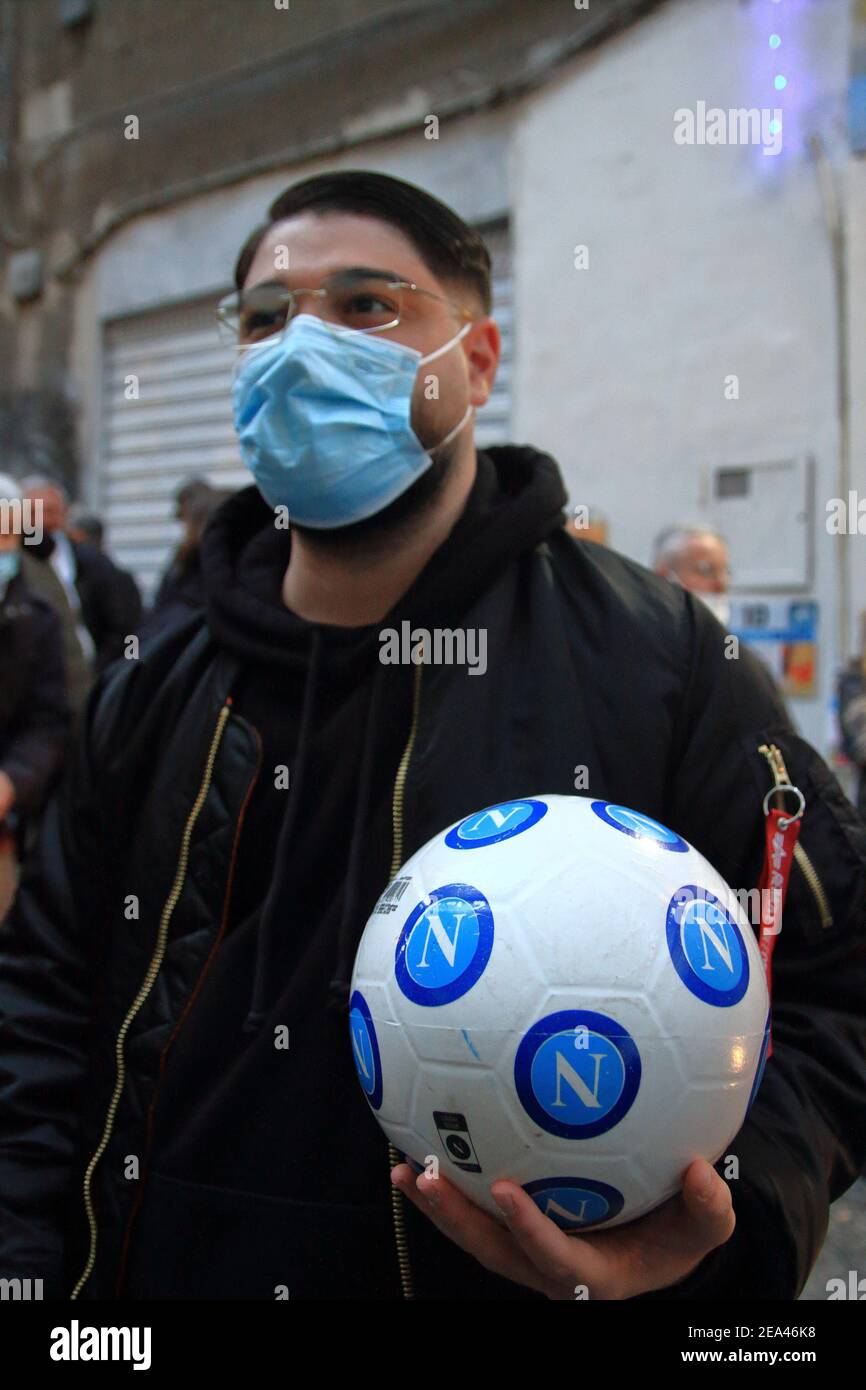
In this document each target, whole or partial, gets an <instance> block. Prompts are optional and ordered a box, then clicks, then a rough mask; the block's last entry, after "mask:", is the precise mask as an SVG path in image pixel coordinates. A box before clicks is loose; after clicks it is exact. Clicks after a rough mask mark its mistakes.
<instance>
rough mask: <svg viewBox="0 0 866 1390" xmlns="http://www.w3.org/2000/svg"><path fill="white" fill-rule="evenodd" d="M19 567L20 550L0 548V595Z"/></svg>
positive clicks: (4, 591)
mask: <svg viewBox="0 0 866 1390" xmlns="http://www.w3.org/2000/svg"><path fill="white" fill-rule="evenodd" d="M20 568H21V553H20V551H18V550H0V595H3V594H5V593H6V590H7V588H8V587H9V581H10V580H12V579H14V578H15V576H16V574H17V573H18V571H19V570H20Z"/></svg>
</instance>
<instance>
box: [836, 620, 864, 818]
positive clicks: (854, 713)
mask: <svg viewBox="0 0 866 1390" xmlns="http://www.w3.org/2000/svg"><path fill="white" fill-rule="evenodd" d="M838 697H839V728H840V731H841V734H842V750H843V752H844V753H845V755H846V757H847V758H849V759H850V761H851V762H852V764H853V765H854V767H855V768H856V769H857V790H856V793H855V805H856V807H857V810H858V811H859V812H860V814H861V816H866V613H861V614H860V653H859V655H858V656H855V657H852V659H851V661H850V662H849V663H848V665H847V666H846V667H845V669H844V671H843V672H842V674H841V675H840V677H839V683H838Z"/></svg>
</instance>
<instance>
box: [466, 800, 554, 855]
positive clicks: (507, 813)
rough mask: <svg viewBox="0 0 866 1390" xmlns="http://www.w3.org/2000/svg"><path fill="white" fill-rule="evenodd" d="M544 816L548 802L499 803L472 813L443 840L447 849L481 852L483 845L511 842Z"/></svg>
mask: <svg viewBox="0 0 866 1390" xmlns="http://www.w3.org/2000/svg"><path fill="white" fill-rule="evenodd" d="M546 814H547V802H545V801H534V800H532V799H531V798H530V799H529V800H524V801H500V802H498V804H497V805H495V806H487V807H485V809H484V810H483V811H474V812H473V813H472V815H471V816H466V818H465V819H464V820H462V821H461V822H460V824H459V825H455V826H453V827H452V829H451V830H449V831H448V834H447V835H446V836H445V843H446V845H448V847H449V849H481V848H482V847H483V846H484V845H495V844H498V842H499V841H500V840H510V839H511V837H512V835H521V834H522V833H523V831H524V830H528V829H529V828H530V826H532V825H535V824H537V822H538V821H540V820H541V817H542V816H544V815H546Z"/></svg>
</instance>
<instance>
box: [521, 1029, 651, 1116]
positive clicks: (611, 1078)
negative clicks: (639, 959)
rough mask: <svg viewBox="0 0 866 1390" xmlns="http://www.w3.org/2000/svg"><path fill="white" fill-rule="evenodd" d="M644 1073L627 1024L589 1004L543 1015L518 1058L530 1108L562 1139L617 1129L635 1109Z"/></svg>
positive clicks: (523, 1093) (523, 1042)
mask: <svg viewBox="0 0 866 1390" xmlns="http://www.w3.org/2000/svg"><path fill="white" fill-rule="evenodd" d="M640 1077H641V1064H640V1055H639V1053H638V1050H637V1047H636V1046H635V1043H634V1040H633V1038H631V1037H630V1035H629V1034H628V1032H627V1031H626V1029H625V1028H623V1027H622V1025H621V1024H619V1023H617V1022H616V1020H615V1019H612V1018H608V1017H607V1015H606V1014H597V1013H593V1012H591V1011H589V1010H586V1009H565V1010H563V1011H562V1012H561V1013H555V1014H548V1016H547V1017H546V1018H542V1019H539V1021H538V1022H537V1023H535V1024H533V1026H532V1027H531V1028H530V1030H529V1032H528V1033H526V1035H525V1036H524V1038H523V1039H522V1040H521V1043H520V1046H519V1047H518V1049H517V1056H516V1057H515V1060H514V1084H515V1088H516V1090H517V1094H518V1096H519V1097H520V1102H521V1104H522V1106H523V1108H524V1110H525V1111H526V1112H527V1114H528V1115H530V1116H531V1118H532V1119H533V1120H534V1121H535V1122H536V1124H538V1125H540V1126H541V1128H542V1129H544V1130H546V1131H547V1132H548V1134H556V1135H557V1136H558V1137H559V1138H560V1139H591V1138H593V1136H594V1135H596V1134H604V1133H605V1131H606V1130H609V1129H613V1127H614V1125H617V1124H619V1122H620V1120H621V1119H622V1118H623V1116H624V1115H625V1114H627V1112H628V1111H629V1109H630V1108H631V1106H632V1103H633V1101H634V1098H635V1096H636V1095H637V1092H638V1087H639V1086H640Z"/></svg>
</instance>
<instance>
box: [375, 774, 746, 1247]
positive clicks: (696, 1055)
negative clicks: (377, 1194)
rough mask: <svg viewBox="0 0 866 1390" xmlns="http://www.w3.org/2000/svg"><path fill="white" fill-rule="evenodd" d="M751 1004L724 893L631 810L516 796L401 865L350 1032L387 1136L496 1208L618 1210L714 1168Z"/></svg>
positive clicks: (608, 1217)
mask: <svg viewBox="0 0 866 1390" xmlns="http://www.w3.org/2000/svg"><path fill="white" fill-rule="evenodd" d="M768 1030H769V1003H768V996H767V988H766V983H765V979H764V971H763V966H762V962H761V957H760V953H759V951H758V946H757V942H756V940H755V936H754V933H753V931H752V929H751V927H750V926H749V923H748V920H747V918H746V916H745V914H744V912H743V910H742V907H741V905H740V903H739V902H738V900H737V897H736V896H735V894H734V893H733V892H732V890H731V889H730V888H729V887H728V885H727V884H726V883H725V881H724V880H723V879H722V877H721V876H720V875H719V874H718V873H717V872H716V870H715V869H714V868H713V867H712V865H711V864H709V863H708V861H707V860H706V859H705V858H704V857H703V855H701V854H699V853H698V852H697V850H695V849H693V848H692V847H691V846H690V845H689V844H687V843H686V841H685V840H683V839H682V838H681V837H680V836H679V835H676V834H674V832H673V831H671V830H668V829H667V828H666V827H665V826H663V825H660V824H659V823H658V822H657V821H654V820H651V819H650V818H649V817H648V816H645V815H642V814H640V813H639V812H637V811H631V810H629V809H628V808H626V807H624V806H617V805H614V804H612V803H610V802H606V801H599V800H593V799H591V798H589V797H580V796H532V797H527V798H525V799H523V800H516V801H507V802H502V803H500V804H498V805H495V806H489V807H487V808H486V809H485V810H483V811H478V812H476V813H475V814H473V815H470V816H467V817H465V818H464V819H463V820H461V821H458V822H457V823H456V824H455V825H453V826H450V827H449V828H448V829H447V830H445V831H443V832H442V833H441V834H439V835H436V836H435V837H434V838H433V839H432V840H430V841H429V842H428V843H427V844H426V845H424V847H423V848H422V849H420V850H418V852H417V853H416V854H413V855H412V857H411V858H410V859H409V860H408V861H407V862H406V863H405V864H404V865H403V867H402V869H401V870H400V872H399V873H398V875H397V876H396V878H395V879H393V880H392V882H391V883H390V884H389V885H388V887H387V889H386V890H385V892H384V893H383V894H382V896H381V898H380V899H379V901H378V902H377V904H376V906H375V908H374V909H373V912H372V914H371V916H370V919H369V921H368V923H367V925H366V928H365V930H364V935H363V937H362V940H361V943H360V946H359V948H358V955H357V959H356V961H355V969H354V974H353V978H352V994H351V1001H350V1033H351V1042H352V1050H353V1053H354V1057H355V1064H356V1067H357V1070H358V1076H359V1079H360V1081H361V1085H362V1087H363V1089H364V1092H365V1094H366V1097H367V1100H368V1102H369V1104H370V1106H371V1107H372V1109H373V1112H374V1114H375V1116H376V1118H377V1120H378V1121H379V1123H380V1125H381V1126H382V1128H383V1130H384V1131H385V1133H386V1135H387V1136H388V1138H389V1139H390V1140H391V1141H392V1142H393V1143H394V1144H395V1145H396V1147H397V1148H398V1149H399V1150H401V1152H403V1153H404V1154H406V1156H407V1158H409V1159H410V1160H412V1161H413V1162H414V1163H415V1164H416V1165H418V1166H421V1165H424V1166H427V1167H428V1169H430V1168H431V1167H432V1165H431V1164H430V1158H431V1157H435V1158H437V1159H438V1161H439V1165H440V1168H439V1171H441V1172H442V1173H443V1174H444V1176H446V1177H447V1178H448V1179H449V1180H450V1181H451V1182H453V1183H454V1184H455V1185H456V1186H457V1187H459V1188H461V1189H462V1191H463V1192H465V1193H466V1194H467V1195H468V1196H469V1197H471V1198H472V1199H473V1201H475V1202H477V1203H478V1204H479V1205H480V1206H481V1207H483V1208H485V1209H486V1210H487V1211H489V1212H491V1213H492V1214H493V1215H496V1216H499V1215H500V1213H499V1211H498V1208H497V1207H496V1204H495V1203H494V1201H493V1199H492V1198H491V1196H490V1185H491V1183H493V1182H495V1181H496V1179H498V1178H511V1179H513V1180H514V1181H515V1182H518V1183H521V1184H522V1185H523V1186H524V1187H525V1189H526V1191H527V1192H529V1193H530V1194H531V1195H532V1197H533V1198H534V1200H535V1201H536V1203H537V1204H538V1205H539V1206H540V1208H541V1209H542V1211H544V1212H545V1213H546V1214H547V1215H548V1216H550V1217H551V1218H552V1219H553V1220H554V1221H556V1222H557V1224H558V1225H560V1226H561V1227H562V1228H563V1229H564V1230H571V1231H575V1230H579V1229H582V1228H585V1227H587V1226H594V1227H597V1226H604V1225H607V1226H613V1225H618V1224H620V1223H622V1222H625V1221H631V1220H633V1219H634V1218H636V1217H638V1216H641V1215H642V1214H643V1213H644V1212H647V1211H649V1210H651V1209H652V1208H653V1207H655V1206H657V1205H658V1204H659V1203H660V1202H663V1201H664V1200H665V1199H666V1198H668V1197H670V1196H672V1195H673V1194H674V1193H675V1192H677V1191H678V1190H679V1188H680V1186H681V1181H682V1174H683V1171H684V1170H685V1168H686V1167H687V1166H688V1164H689V1163H690V1162H691V1161H692V1160H693V1159H695V1158H697V1157H703V1158H705V1159H707V1160H708V1161H709V1162H711V1163H714V1162H716V1161H717V1160H718V1159H719V1158H720V1157H721V1155H722V1154H724V1153H725V1152H726V1149H727V1146H728V1144H729V1143H730V1141H731V1139H732V1138H733V1137H734V1135H735V1134H736V1133H737V1132H738V1130H739V1129H740V1127H741V1125H742V1123H743V1120H744V1118H745V1116H746V1114H747V1112H748V1109H749V1106H750V1105H751V1103H752V1100H753V1098H754V1095H755V1093H756V1091H757V1089H758V1085H759V1083H760V1078H761V1073H762V1071H763V1066H764V1060H765V1057H766V1051H767V1040H768V1036H769V1031H768Z"/></svg>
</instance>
